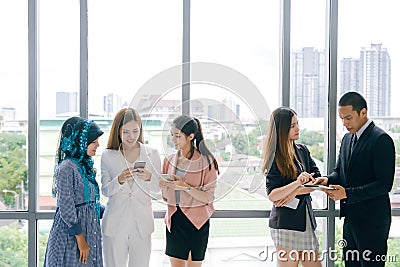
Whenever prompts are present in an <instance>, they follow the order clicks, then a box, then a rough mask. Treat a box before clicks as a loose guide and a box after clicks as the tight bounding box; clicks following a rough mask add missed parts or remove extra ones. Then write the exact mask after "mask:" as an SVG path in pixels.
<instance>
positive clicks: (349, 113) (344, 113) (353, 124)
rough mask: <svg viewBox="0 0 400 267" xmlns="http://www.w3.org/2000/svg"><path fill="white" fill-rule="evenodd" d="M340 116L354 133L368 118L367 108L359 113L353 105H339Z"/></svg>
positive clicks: (347, 127)
mask: <svg viewBox="0 0 400 267" xmlns="http://www.w3.org/2000/svg"><path fill="white" fill-rule="evenodd" d="M339 117H340V118H341V119H342V122H343V126H344V127H346V129H347V131H349V132H350V133H352V134H353V133H355V132H357V131H358V130H359V129H360V128H361V127H362V126H363V125H364V124H365V123H366V122H367V120H368V118H367V110H366V109H365V108H363V109H362V110H361V111H360V114H358V113H357V111H355V110H353V106H351V105H348V106H339Z"/></svg>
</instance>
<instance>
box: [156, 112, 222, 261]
mask: <svg viewBox="0 0 400 267" xmlns="http://www.w3.org/2000/svg"><path fill="white" fill-rule="evenodd" d="M171 137H172V141H173V143H174V146H175V148H176V149H177V150H178V151H177V153H176V154H173V155H170V156H168V157H166V158H165V159H164V163H163V169H162V173H164V174H169V175H170V178H171V181H168V180H167V179H161V180H160V187H161V188H162V193H163V198H164V200H165V201H166V202H167V204H168V209H167V213H166V215H165V223H166V225H167V227H166V228H167V229H166V240H167V246H166V250H165V254H167V255H168V256H169V257H170V261H171V266H172V267H181V266H182V267H183V266H188V267H197V266H201V264H202V261H203V260H204V255H205V252H206V249H207V243H208V236H209V228H210V222H209V221H210V217H211V215H212V214H213V212H214V210H215V209H214V205H213V201H214V191H215V188H216V181H217V175H218V174H219V169H218V163H217V161H216V160H215V158H214V156H213V155H212V154H211V152H210V151H209V150H208V148H207V147H206V144H205V142H204V138H203V132H202V129H201V124H200V121H199V120H198V119H196V118H192V117H190V116H187V115H181V116H179V117H177V118H176V119H175V120H174V121H173V122H172V126H171Z"/></svg>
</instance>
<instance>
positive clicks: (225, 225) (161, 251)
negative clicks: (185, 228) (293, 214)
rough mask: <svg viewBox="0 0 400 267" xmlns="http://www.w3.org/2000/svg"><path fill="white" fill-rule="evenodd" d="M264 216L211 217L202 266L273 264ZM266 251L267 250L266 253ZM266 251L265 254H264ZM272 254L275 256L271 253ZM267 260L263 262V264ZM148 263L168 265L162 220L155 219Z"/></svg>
mask: <svg viewBox="0 0 400 267" xmlns="http://www.w3.org/2000/svg"><path fill="white" fill-rule="evenodd" d="M273 251H274V245H273V243H272V240H271V238H270V236H269V230H268V219H265V218H261V219H213V218H212V219H211V221H210V237H209V241H208V249H207V252H206V256H205V260H204V263H203V265H204V266H210V267H211V266H229V267H231V266H234V267H236V266H237V267H243V266H248V267H256V266H260V267H261V266H264V267H265V266H271V267H272V266H276V263H275V262H273V261H272V260H271V256H272V255H271V254H272V252H273ZM266 253H268V254H266ZM267 255H268V257H269V258H268V257H267ZM275 258H276V257H275ZM266 263H267V264H266ZM150 266H152V267H153V266H154V267H155V266H170V265H169V258H168V256H166V255H165V224H164V221H163V220H160V219H159V220H155V232H154V233H153V235H152V253H151V259H150Z"/></svg>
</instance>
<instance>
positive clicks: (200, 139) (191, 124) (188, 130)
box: [172, 115, 219, 174]
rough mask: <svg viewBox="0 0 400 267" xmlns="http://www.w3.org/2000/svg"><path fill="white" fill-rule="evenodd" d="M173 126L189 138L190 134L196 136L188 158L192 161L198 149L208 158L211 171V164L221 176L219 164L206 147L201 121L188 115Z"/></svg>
mask: <svg viewBox="0 0 400 267" xmlns="http://www.w3.org/2000/svg"><path fill="white" fill-rule="evenodd" d="M172 125H173V126H174V127H175V128H177V129H178V130H180V131H181V132H183V133H184V134H185V135H186V136H189V135H190V134H193V135H194V138H193V139H192V140H191V141H190V152H189V153H190V154H189V155H188V158H189V159H190V158H192V157H193V154H194V150H195V149H196V150H197V151H198V152H200V154H202V155H204V156H205V157H206V158H207V161H208V164H209V166H208V168H209V169H211V164H214V167H215V169H216V170H217V172H218V174H219V168H218V162H217V160H216V159H215V157H214V155H213V154H212V153H211V152H210V150H209V149H208V148H207V146H206V143H205V141H204V136H203V130H202V128H201V123H200V121H199V119H197V118H192V117H190V116H187V115H181V116H179V117H177V118H175V119H174V120H173V122H172Z"/></svg>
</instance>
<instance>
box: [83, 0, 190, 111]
mask: <svg viewBox="0 0 400 267" xmlns="http://www.w3.org/2000/svg"><path fill="white" fill-rule="evenodd" d="M88 10H89V29H88V30H89V36H88V45H89V114H90V116H93V117H95V116H96V117H105V118H113V117H114V115H115V114H116V112H117V111H118V110H120V109H121V108H122V107H127V106H129V105H130V103H131V102H132V101H133V100H134V98H139V99H136V100H140V99H142V100H143V101H145V100H147V97H150V98H151V97H153V96H155V97H158V96H159V92H157V91H156V90H155V88H147V90H146V94H147V97H145V96H142V95H140V96H138V95H137V91H138V90H139V88H141V87H142V86H143V85H144V84H145V83H146V82H148V81H149V80H151V79H152V78H153V77H154V76H156V75H157V74H158V73H160V72H162V71H164V70H167V69H168V68H171V67H173V66H176V65H178V64H180V62H181V60H182V59H181V58H182V56H181V51H182V1H174V2H166V1H163V0H151V1H125V0H100V1H97V0H96V1H88ZM105 17H107V19H104V18H105ZM139 107H140V106H134V108H139ZM140 114H141V115H142V113H140Z"/></svg>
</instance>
